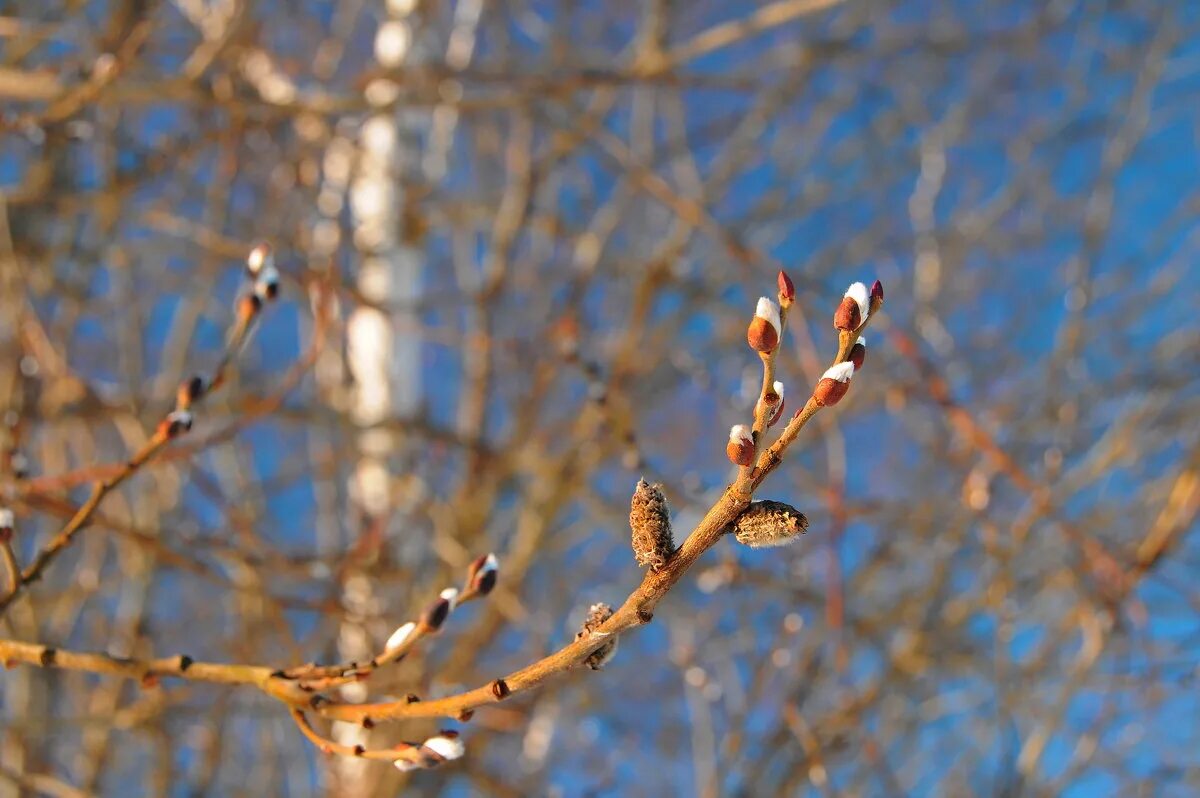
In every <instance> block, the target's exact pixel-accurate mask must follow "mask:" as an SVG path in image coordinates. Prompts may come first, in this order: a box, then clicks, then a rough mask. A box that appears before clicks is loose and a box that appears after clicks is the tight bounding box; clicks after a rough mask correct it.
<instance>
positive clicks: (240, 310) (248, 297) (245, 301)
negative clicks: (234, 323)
mask: <svg viewBox="0 0 1200 798" xmlns="http://www.w3.org/2000/svg"><path fill="white" fill-rule="evenodd" d="M260 309H262V297H260V296H258V294H255V293H250V294H244V295H243V296H242V298H241V299H239V300H238V304H237V320H238V324H240V325H242V326H243V327H244V326H245V325H247V324H249V323H250V321H251V320H252V319H253V318H254V316H255V315H256V314H257V313H258V311H259V310H260Z"/></svg>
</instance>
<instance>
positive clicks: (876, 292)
mask: <svg viewBox="0 0 1200 798" xmlns="http://www.w3.org/2000/svg"><path fill="white" fill-rule="evenodd" d="M871 300H872V301H876V300H878V301H879V302H882V301H883V283H881V282H879V281H878V280H876V281H875V282H873V283H871Z"/></svg>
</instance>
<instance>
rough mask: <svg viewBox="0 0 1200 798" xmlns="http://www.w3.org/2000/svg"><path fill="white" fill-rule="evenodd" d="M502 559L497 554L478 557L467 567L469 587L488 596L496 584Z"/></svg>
mask: <svg viewBox="0 0 1200 798" xmlns="http://www.w3.org/2000/svg"><path fill="white" fill-rule="evenodd" d="M499 570H500V561H499V560H497V559H496V555H495V554H484V555H481V556H479V557H477V558H475V561H474V562H472V563H471V565H470V566H469V567H468V568H467V589H468V590H473V591H474V592H476V593H478V594H480V595H482V596H486V595H487V594H488V593H491V592H492V588H494V587H495V586H496V577H497V575H498V574H499Z"/></svg>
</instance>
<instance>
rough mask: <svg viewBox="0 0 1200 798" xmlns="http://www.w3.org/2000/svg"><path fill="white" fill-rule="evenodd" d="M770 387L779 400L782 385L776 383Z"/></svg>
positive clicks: (781, 394) (781, 395)
mask: <svg viewBox="0 0 1200 798" xmlns="http://www.w3.org/2000/svg"><path fill="white" fill-rule="evenodd" d="M771 387H772V388H773V389H774V390H775V395H776V396H778V397H779V398H780V399H782V398H783V383H782V382H779V381H776V382H775V384H774V385H772V386H771Z"/></svg>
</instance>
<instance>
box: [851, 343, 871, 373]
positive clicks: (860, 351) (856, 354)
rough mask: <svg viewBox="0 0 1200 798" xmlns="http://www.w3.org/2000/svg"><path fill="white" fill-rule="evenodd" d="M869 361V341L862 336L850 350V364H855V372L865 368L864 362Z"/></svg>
mask: <svg viewBox="0 0 1200 798" xmlns="http://www.w3.org/2000/svg"><path fill="white" fill-rule="evenodd" d="M866 359H867V339H865V338H863V337H862V336H861V335H860V336H858V340H857V341H855V342H854V346H852V347H851V348H850V362H851V363H853V364H854V370H855V371H858V370H859V369H861V368H862V367H863V361H864V360H866Z"/></svg>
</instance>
